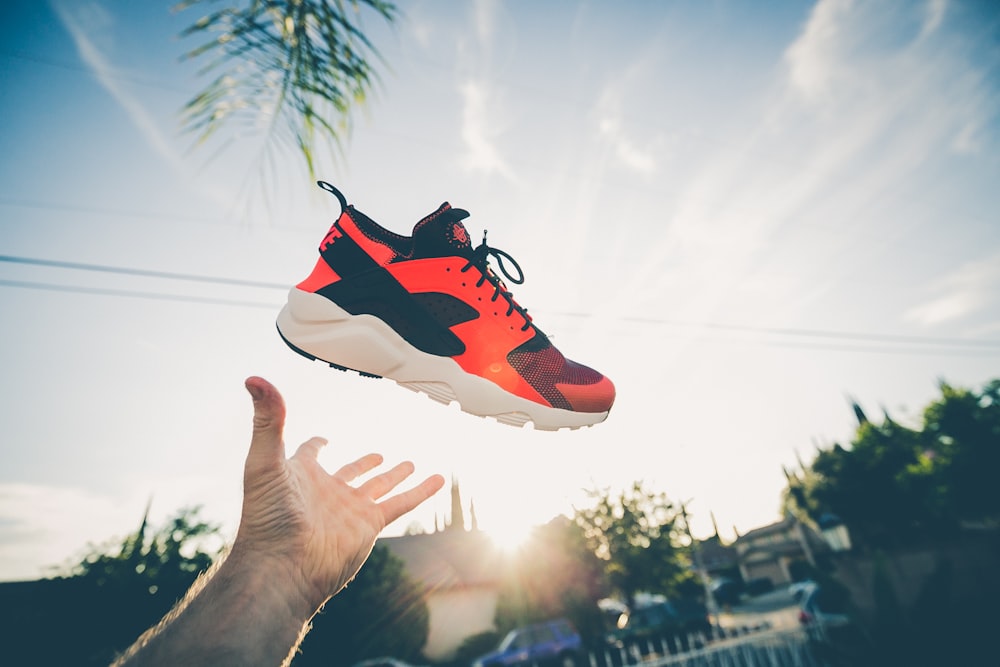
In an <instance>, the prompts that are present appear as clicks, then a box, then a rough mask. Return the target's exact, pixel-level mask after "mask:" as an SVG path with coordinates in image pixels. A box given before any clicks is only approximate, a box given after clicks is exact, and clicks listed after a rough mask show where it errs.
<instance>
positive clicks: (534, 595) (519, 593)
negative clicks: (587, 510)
mask: <svg viewBox="0 0 1000 667" xmlns="http://www.w3.org/2000/svg"><path fill="white" fill-rule="evenodd" d="M603 575H604V573H603V563H602V562H601V561H600V560H598V559H597V557H596V556H595V555H594V553H593V552H592V551H591V550H590V549H589V548H588V547H587V543H586V540H585V539H584V536H583V531H582V530H581V529H580V527H579V526H578V525H577V524H576V523H574V522H572V521H570V520H569V519H566V518H565V517H557V518H556V519H553V520H552V521H550V522H549V523H547V524H545V525H544V526H539V527H537V528H535V530H534V532H533V533H532V534H531V537H530V538H529V539H528V540H527V541H526V542H525V543H524V545H523V546H522V547H521V548H520V549H519V550H518V552H517V553H516V554H514V555H512V556H511V558H510V560H509V561H508V567H507V569H506V571H505V572H504V577H503V581H502V584H501V588H500V597H499V600H498V601H497V612H496V619H495V620H496V625H497V628H498V631H499V633H500V634H501V635H503V634H505V633H506V632H508V631H509V630H511V629H512V628H514V627H517V626H520V625H526V624H528V623H534V622H537V621H543V620H546V619H550V618H560V617H562V618H568V619H569V620H570V621H571V622H572V623H573V625H574V626H575V627H576V629H577V630H578V631H579V632H580V635H581V636H582V637H583V638H584V640H585V641H586V640H589V639H597V638H598V637H599V636H600V634H601V630H602V626H601V617H600V611H599V609H598V606H597V601H598V600H599V599H601V598H602V597H604V596H606V595H607V594H608V592H609V591H608V587H607V584H606V582H605V579H604V576H603ZM491 648H495V646H494V647H491ZM483 652H484V651H480V653H483ZM477 655H478V654H477ZM472 657H475V656H472Z"/></svg>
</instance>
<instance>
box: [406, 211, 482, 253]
mask: <svg viewBox="0 0 1000 667" xmlns="http://www.w3.org/2000/svg"><path fill="white" fill-rule="evenodd" d="M468 217H469V212H468V211H465V210H462V209H460V208H452V207H451V204H449V203H448V202H445V203H443V204H441V206H440V207H439V208H438V210H436V211H434V212H433V213H431V214H430V215H428V216H427V217H426V218H424V219H423V220H421V221H420V222H418V223H417V224H416V226H414V228H413V236H412V238H413V251H412V253H411V257H413V258H414V259H417V258H421V257H450V256H451V255H459V256H462V257H469V256H471V254H472V242H471V240H470V239H469V232H468V230H467V229H466V228H465V225H463V224H462V220H465V219H466V218H468Z"/></svg>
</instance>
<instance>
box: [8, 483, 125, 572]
mask: <svg viewBox="0 0 1000 667" xmlns="http://www.w3.org/2000/svg"><path fill="white" fill-rule="evenodd" d="M141 518H142V506H141V505H139V506H131V505H129V504H127V503H121V502H118V501H116V499H114V498H111V497H109V496H102V495H98V494H94V493H90V492H87V491H82V490H79V489H71V488H66V487H58V486H45V485H34V484H0V573H2V577H3V578H4V579H30V578H34V577H39V576H44V575H47V574H48V572H46V570H47V569H48V568H51V567H54V566H61V565H65V564H67V562H68V561H69V559H71V558H72V557H73V556H76V555H79V554H80V553H81V552H82V551H83V550H84V548H85V547H86V545H87V544H88V543H92V542H95V539H94V535H95V534H98V535H103V536H104V537H102V538H99V539H98V540H96V541H100V539H106V538H110V537H112V536H114V535H115V534H119V535H124V534H125V533H126V532H127V530H129V529H131V528H134V527H136V526H138V525H139V520H140V519H141ZM102 529H103V530H102Z"/></svg>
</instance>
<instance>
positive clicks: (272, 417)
mask: <svg viewBox="0 0 1000 667" xmlns="http://www.w3.org/2000/svg"><path fill="white" fill-rule="evenodd" d="M244 384H245V386H246V388H247V391H248V392H250V398H252V399H253V435H252V436H251V438H250V453H249V454H248V455H247V469H248V470H250V469H251V468H256V467H257V466H268V465H271V464H273V463H274V462H275V461H280V460H283V459H284V458H285V445H284V442H282V432H283V431H284V428H285V401H284V399H283V398H281V394H280V393H279V392H278V390H277V389H276V388H275V387H274V385H272V384H271V383H270V382H268V381H267V380H265V379H264V378H259V377H249V378H247V380H246V382H245V383H244Z"/></svg>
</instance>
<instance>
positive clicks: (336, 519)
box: [230, 377, 444, 614]
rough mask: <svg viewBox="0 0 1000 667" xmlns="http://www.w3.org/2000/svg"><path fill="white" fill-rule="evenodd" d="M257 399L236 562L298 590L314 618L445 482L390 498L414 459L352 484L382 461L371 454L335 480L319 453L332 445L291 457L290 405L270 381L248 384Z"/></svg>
mask: <svg viewBox="0 0 1000 667" xmlns="http://www.w3.org/2000/svg"><path fill="white" fill-rule="evenodd" d="M246 388H247V391H249V392H250V395H251V397H252V398H253V406H254V418H253V436H252V438H251V441H250V452H249V454H248V455H247V460H246V467H245V469H244V478H243V485H244V489H243V514H242V518H241V520H240V527H239V530H238V532H237V535H236V540H235V541H234V543H233V548H232V551H231V553H230V559H250V560H251V561H252V562H253V566H254V567H263V568H265V569H266V571H271V572H273V573H274V575H275V576H276V577H281V578H282V580H281V583H282V585H291V586H293V591H295V592H296V593H297V594H298V595H299V596H301V599H300V600H299V601H300V602H302V603H303V604H304V605H305V607H311V609H310V610H309V614H311V613H312V612H313V611H315V610H316V609H317V608H319V607H320V606H322V604H323V603H324V602H326V600H327V599H329V598H330V596H332V595H335V594H336V593H337V592H338V591H340V589H342V588H343V587H344V586H345V585H346V584H347V582H349V581H350V580H351V579H352V578H353V577H354V575H355V574H357V572H358V570H359V569H360V568H361V566H362V565H363V564H364V562H365V560H366V559H367V558H368V555H369V553H371V549H372V546H373V544H374V542H375V539H376V538H377V537H378V535H379V533H380V532H381V531H382V529H383V528H385V527H386V526H387V525H388V524H390V523H392V522H393V521H394V520H395V519H397V518H399V517H400V516H402V515H403V514H406V513H407V512H409V511H410V510H412V509H413V508H415V507H417V506H418V505H419V504H420V503H422V502H423V501H425V500H427V499H428V498H430V497H431V496H432V495H434V494H435V493H436V492H437V491H438V490H439V489H440V488H441V487H442V486H443V485H444V478H443V477H442V476H441V475H432V476H430V477H428V478H427V479H425V480H424V481H423V482H421V483H420V484H419V485H417V486H416V487H414V488H412V489H410V490H408V491H404V492H401V493H398V494H395V495H392V496H389V497H388V498H385V499H384V500H380V499H382V498H384V497H385V496H386V495H387V494H389V493H390V492H392V491H393V490H394V489H395V488H396V487H397V486H398V485H399V484H400V483H401V482H402V481H403V480H404V479H406V478H407V477H409V476H410V475H411V474H412V473H413V470H414V467H413V464H412V463H410V462H409V461H406V462H403V463H400V464H398V465H396V466H395V467H393V468H391V469H390V470H388V471H386V472H383V473H381V474H379V475H376V476H374V477H371V478H370V479H368V480H367V481H365V482H364V483H363V484H361V485H359V486H357V487H354V486H351V485H350V482H352V481H353V480H355V479H357V478H358V477H360V476H362V475H364V474H366V473H368V472H370V471H372V470H374V469H375V468H376V467H377V466H379V465H380V464H381V463H382V456H381V455H380V454H368V455H366V456H363V457H361V458H360V459H358V460H356V461H354V462H353V463H349V464H347V465H345V466H343V467H342V468H340V469H339V470H338V471H336V472H335V473H333V474H332V475H331V474H329V473H327V472H326V470H325V469H324V468H323V466H322V465H320V463H319V461H318V460H317V455H318V453H319V450H320V448H321V447H323V446H324V445H325V444H326V442H327V441H326V440H324V439H323V438H312V439H310V440H307V441H306V442H305V443H303V444H302V445H300V446H299V448H298V450H297V451H296V452H295V454H294V455H293V456H292V457H291V458H288V459H286V458H285V452H284V443H283V441H282V432H283V429H284V424H285V404H284V400H283V399H282V397H281V394H280V393H279V392H278V390H277V389H276V388H275V387H274V386H273V385H271V384H270V383H269V382H267V381H266V380H264V379H262V378H259V377H251V378H248V379H247V381H246Z"/></svg>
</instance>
